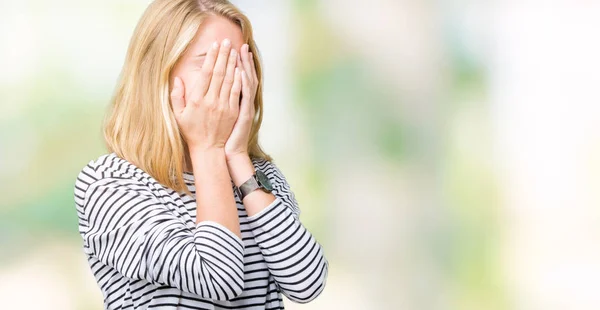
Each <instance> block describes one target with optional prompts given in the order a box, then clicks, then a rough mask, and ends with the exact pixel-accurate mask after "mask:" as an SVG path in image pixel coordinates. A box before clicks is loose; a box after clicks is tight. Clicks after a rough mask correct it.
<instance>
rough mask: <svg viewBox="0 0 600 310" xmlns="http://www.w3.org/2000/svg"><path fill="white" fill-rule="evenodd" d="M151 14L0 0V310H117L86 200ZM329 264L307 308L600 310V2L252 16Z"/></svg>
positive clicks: (287, 163) (274, 105)
mask: <svg viewBox="0 0 600 310" xmlns="http://www.w3.org/2000/svg"><path fill="white" fill-rule="evenodd" d="M148 3H149V1H147V0H144V1H142V0H121V1H118V0H105V1H76V0H55V1H42V0H20V1H16V0H15V1H6V0H1V1H0V105H1V106H0V184H1V187H0V197H1V199H0V308H1V309H63V310H67V309H102V297H101V294H100V291H99V289H98V288H97V286H96V284H95V282H94V279H93V277H92V275H91V272H90V271H89V269H88V266H87V263H86V261H85V258H84V255H83V252H82V250H81V240H80V237H79V235H78V233H77V218H76V213H75V205H74V201H73V185H74V180H75V177H76V175H77V173H78V172H79V170H80V169H81V168H82V167H83V166H84V165H85V164H87V163H88V162H89V161H90V160H91V159H94V158H96V157H98V156H99V155H101V154H103V153H105V149H104V146H103V142H102V138H101V134H100V123H101V120H102V117H103V115H104V111H105V107H106V105H107V104H108V102H109V99H110V97H111V95H112V91H113V87H114V85H115V82H116V79H117V76H118V74H119V71H120V67H121V65H122V63H123V59H124V56H125V52H126V48H127V44H128V41H129V38H130V36H131V33H132V32H133V29H134V27H135V24H136V22H137V20H138V18H139V17H140V16H141V14H142V12H143V10H144V9H145V7H146V6H147V4H148ZM235 3H236V4H238V5H239V7H240V8H241V9H242V10H243V11H244V12H246V13H247V14H248V16H249V17H250V19H251V21H253V25H254V28H255V33H256V41H257V42H258V46H259V49H260V51H261V56H262V59H263V62H264V67H265V119H264V125H263V129H262V132H261V137H260V138H261V140H262V144H263V146H264V148H265V149H266V151H267V152H268V153H269V154H270V155H272V156H273V157H274V158H275V160H276V163H277V164H278V166H279V167H280V168H281V169H282V171H283V172H284V174H285V175H286V177H287V178H288V181H289V182H290V184H291V186H292V189H293V190H294V192H295V193H296V196H297V198H298V200H299V202H300V206H301V209H302V211H303V212H302V217H301V219H302V221H303V223H304V224H305V225H306V226H307V227H308V228H309V229H310V230H311V231H312V232H313V234H314V235H315V236H316V237H317V239H318V240H319V241H320V242H321V243H322V244H323V245H324V246H325V250H326V255H327V257H328V259H329V261H330V272H329V278H328V281H327V286H326V289H325V291H324V292H323V294H322V295H321V296H320V297H319V298H317V299H316V300H315V301H314V302H312V303H309V304H307V305H297V304H293V303H292V302H289V301H288V302H287V303H286V306H287V308H289V309H334V308H335V309H415V310H428V309H466V310H471V309H473V310H475V309H492V310H495V309H524V310H530V309H532V310H535V309H544V310H547V309H600V188H599V187H600V36H599V29H600V3H599V2H598V1H585V0H570V1H566V0H559V1H543V0H526V1H514V0H505V1H501V0H488V1H482V0H438V1H417V0H414V1H412V0H370V1H358V0H270V1H269V0H239V1H235Z"/></svg>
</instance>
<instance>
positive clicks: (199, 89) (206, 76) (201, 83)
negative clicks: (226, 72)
mask: <svg viewBox="0 0 600 310" xmlns="http://www.w3.org/2000/svg"><path fill="white" fill-rule="evenodd" d="M218 52H219V43H217V42H214V43H213V44H212V45H211V47H210V48H209V49H208V51H207V52H206V57H205V58H204V63H203V64H202V69H201V71H200V75H201V76H200V77H199V78H198V81H197V82H196V85H195V87H194V88H193V89H192V90H191V94H190V98H191V99H192V100H194V101H199V100H200V98H203V97H204V95H206V92H207V91H208V87H209V86H210V80H211V78H212V73H213V68H214V66H215V61H216V60H217V53H218Z"/></svg>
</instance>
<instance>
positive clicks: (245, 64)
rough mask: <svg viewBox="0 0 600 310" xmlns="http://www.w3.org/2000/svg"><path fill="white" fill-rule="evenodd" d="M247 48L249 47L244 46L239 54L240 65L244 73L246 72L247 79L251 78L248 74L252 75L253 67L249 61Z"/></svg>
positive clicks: (252, 63)
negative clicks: (240, 58)
mask: <svg viewBox="0 0 600 310" xmlns="http://www.w3.org/2000/svg"><path fill="white" fill-rule="evenodd" d="M249 48H250V47H249V46H248V44H244V45H243V46H242V48H241V49H240V54H241V57H242V65H243V67H244V71H246V74H247V75H248V77H251V76H250V74H252V69H253V68H252V67H254V62H253V61H252V60H251V59H250V54H249Z"/></svg>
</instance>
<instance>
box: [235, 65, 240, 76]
mask: <svg viewBox="0 0 600 310" xmlns="http://www.w3.org/2000/svg"><path fill="white" fill-rule="evenodd" d="M239 74H240V69H239V68H238V67H235V75H236V76H237V75H239Z"/></svg>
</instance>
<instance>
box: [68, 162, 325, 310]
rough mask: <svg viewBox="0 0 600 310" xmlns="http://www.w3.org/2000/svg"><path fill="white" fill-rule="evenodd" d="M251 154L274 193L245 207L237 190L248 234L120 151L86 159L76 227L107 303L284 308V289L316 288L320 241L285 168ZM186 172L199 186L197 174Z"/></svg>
mask: <svg viewBox="0 0 600 310" xmlns="http://www.w3.org/2000/svg"><path fill="white" fill-rule="evenodd" d="M253 163H254V165H255V167H256V168H257V169H260V170H262V171H263V172H265V174H266V175H267V177H269V179H270V180H271V182H272V184H273V186H274V191H273V193H274V194H275V196H276V198H277V199H275V201H274V202H273V203H272V204H271V205H269V206H267V207H266V208H265V209H264V210H262V211H261V212H259V213H258V214H256V215H254V216H252V217H248V215H247V214H246V212H245V209H244V207H243V205H242V203H241V201H240V200H239V197H237V196H236V197H235V198H236V201H237V208H238V215H239V218H240V228H241V231H242V239H240V238H239V237H238V236H236V235H235V234H233V233H232V232H231V231H229V230H228V229H227V228H225V227H224V226H222V225H220V224H218V223H216V222H212V221H203V222H200V223H198V224H195V217H196V215H195V213H196V212H195V211H196V210H195V209H196V206H195V198H194V197H190V196H189V195H185V194H179V193H176V192H175V191H173V190H171V189H168V188H165V187H163V186H162V185H160V184H158V183H157V182H156V180H154V179H153V178H152V177H151V176H150V175H148V174H147V173H145V172H144V171H143V170H141V169H139V168H137V167H135V166H134V165H132V164H131V163H129V162H128V161H126V160H124V159H121V158H119V157H118V156H116V154H114V153H111V154H107V155H103V156H100V157H99V158H98V159H97V160H95V161H91V162H90V163H89V164H88V165H87V166H85V167H84V168H83V169H82V171H81V172H80V174H79V175H78V177H77V180H76V184H75V202H76V206H77V213H78V216H79V232H80V234H81V236H82V238H83V246H84V252H85V254H86V255H87V257H88V262H89V264H90V267H91V269H92V272H93V273H94V276H95V278H96V280H97V282H98V285H99V286H100V288H101V290H102V292H103V295H104V298H105V300H104V304H105V308H106V309H147V308H161V309H283V302H282V298H281V293H283V294H284V295H286V296H287V297H288V298H290V299H291V300H293V301H296V302H308V301H310V300H312V299H314V298H315V297H316V296H318V295H319V294H320V293H321V291H322V290H323V288H324V286H325V282H326V278H327V270H328V269H327V268H328V263H327V260H326V259H325V256H324V253H323V249H322V247H321V246H320V245H319V243H317V242H316V240H315V239H314V237H313V236H312V235H311V234H310V232H308V231H307V230H306V228H305V227H304V226H303V225H302V224H301V222H300V221H299V214H300V209H299V208H298V203H297V201H296V199H295V197H294V194H293V193H292V191H291V190H290V187H289V185H288V183H287V182H286V180H285V177H284V176H283V174H282V173H281V171H280V170H279V169H278V168H277V167H276V166H275V165H274V164H273V163H271V162H269V161H266V160H262V159H256V160H253ZM184 177H185V179H186V183H187V184H188V187H189V188H190V190H191V191H192V193H193V194H194V195H195V186H194V181H193V180H194V179H193V175H191V174H186V175H184ZM232 191H233V184H232Z"/></svg>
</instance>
